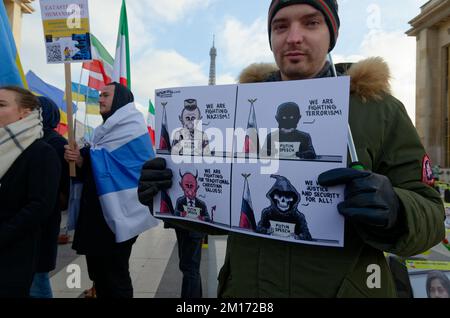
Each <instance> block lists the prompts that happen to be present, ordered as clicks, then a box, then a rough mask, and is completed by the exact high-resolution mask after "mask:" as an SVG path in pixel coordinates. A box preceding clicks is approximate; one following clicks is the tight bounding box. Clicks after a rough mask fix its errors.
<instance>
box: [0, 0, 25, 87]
mask: <svg viewBox="0 0 450 318" xmlns="http://www.w3.org/2000/svg"><path fill="white" fill-rule="evenodd" d="M0 61H1V64H2V65H1V67H0V86H6V85H16V86H21V87H25V88H28V85H27V81H26V80H25V75H24V73H23V69H22V64H21V63H20V58H19V53H18V52H17V48H16V44H15V43H14V37H13V35H12V32H11V27H10V25H9V20H8V15H7V14H6V9H5V5H4V3H3V1H0Z"/></svg>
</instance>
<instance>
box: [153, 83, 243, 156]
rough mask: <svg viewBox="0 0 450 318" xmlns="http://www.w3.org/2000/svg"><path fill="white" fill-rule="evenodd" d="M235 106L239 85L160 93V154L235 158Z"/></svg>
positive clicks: (156, 102) (170, 90)
mask: <svg viewBox="0 0 450 318" xmlns="http://www.w3.org/2000/svg"><path fill="white" fill-rule="evenodd" d="M235 104H236V86H235V85H224V86H207V87H186V88H174V89H161V90H157V91H156V97H155V110H156V129H157V131H156V141H157V142H156V147H157V153H158V154H173V155H177V156H178V155H180V156H186V155H189V156H190V155H196V156H220V157H224V156H231V154H232V149H231V148H232V141H231V142H228V144H229V146H228V147H227V138H226V137H227V135H226V133H227V129H228V130H229V131H231V136H232V130H233V127H234V117H235V116H234V113H235ZM229 139H231V140H232V137H230V138H229ZM227 148H228V149H227Z"/></svg>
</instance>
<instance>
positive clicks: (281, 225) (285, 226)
mask: <svg viewBox="0 0 450 318" xmlns="http://www.w3.org/2000/svg"><path fill="white" fill-rule="evenodd" d="M270 177H271V178H274V179H276V182H275V184H274V185H273V187H272V188H271V189H270V191H269V192H268V193H267V195H266V196H267V198H268V199H269V200H270V202H271V205H270V206H269V207H267V208H265V209H264V210H263V211H262V213H261V220H260V221H259V223H258V226H257V229H256V231H257V232H258V233H262V234H268V235H273V236H280V237H286V238H288V237H292V238H294V239H296V240H302V241H312V237H311V234H310V232H309V229H308V224H307V222H306V218H305V215H304V214H303V213H301V212H300V211H298V209H297V207H298V205H299V203H300V193H298V191H297V190H296V189H295V188H294V186H293V185H292V184H291V182H290V181H289V180H288V179H286V178H285V177H283V176H278V175H271V176H270Z"/></svg>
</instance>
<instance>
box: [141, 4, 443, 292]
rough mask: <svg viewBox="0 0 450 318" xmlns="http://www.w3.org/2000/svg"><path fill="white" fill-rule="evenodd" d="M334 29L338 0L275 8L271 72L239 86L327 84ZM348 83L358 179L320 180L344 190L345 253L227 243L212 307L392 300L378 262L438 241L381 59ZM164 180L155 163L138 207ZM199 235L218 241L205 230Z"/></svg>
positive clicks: (421, 157)
mask: <svg viewBox="0 0 450 318" xmlns="http://www.w3.org/2000/svg"><path fill="white" fill-rule="evenodd" d="M339 26H340V20H339V15H338V4H337V1H336V0H272V1H271V3H270V6H269V13H268V33H269V44H270V47H271V49H272V51H273V55H274V58H275V62H276V66H274V65H265V64H254V65H252V66H250V67H249V68H247V69H246V70H244V71H243V73H242V74H241V76H240V82H241V83H250V82H280V81H291V80H307V79H313V78H324V77H331V76H334V75H335V74H334V72H333V67H332V65H331V64H330V63H329V62H328V59H327V55H328V53H329V52H331V51H332V50H333V48H334V46H335V44H336V41H337V39H338V34H339ZM341 74H342V72H341V70H340V68H339V67H338V75H341ZM347 75H349V76H350V77H351V96H350V119H349V124H350V127H351V130H352V132H353V137H354V141H355V146H356V151H357V153H358V156H359V161H360V165H362V166H363V167H364V168H365V170H363V171H361V170H356V169H353V168H352V167H353V166H354V164H353V163H351V160H349V162H350V163H351V164H350V165H349V168H342V169H337V170H331V171H327V172H325V173H323V174H321V175H320V176H318V182H319V183H320V184H321V185H322V186H324V187H333V186H336V185H344V186H345V188H346V190H345V192H346V195H345V200H344V201H343V202H342V203H340V204H339V205H338V210H339V213H341V214H342V215H343V216H344V217H345V220H346V225H345V246H344V247H343V248H330V247H318V246H310V245H302V244H293V243H286V242H280V241H276V240H270V239H265V238H260V237H255V236H249V235H242V234H237V233H229V236H228V243H227V250H226V257H225V264H224V266H223V267H222V269H221V271H220V274H219V287H218V296H219V297H324V298H330V297H396V296H397V295H396V290H395V283H394V281H393V278H392V274H391V272H390V270H389V267H388V264H387V261H386V259H385V257H384V254H383V252H389V253H392V254H397V255H400V256H411V255H417V254H420V253H421V252H423V251H425V250H428V249H429V248H431V247H433V246H435V245H436V244H438V243H439V242H440V241H441V240H442V239H443V237H444V223H443V221H444V208H443V205H442V201H441V199H440V197H439V194H438V193H437V192H436V191H435V190H434V189H433V188H432V187H431V186H430V185H431V184H432V180H431V179H430V178H429V177H428V174H427V173H424V171H425V169H426V168H427V163H429V157H428V156H427V154H426V152H425V149H424V147H423V146H422V144H421V142H420V138H419V136H418V134H417V132H416V130H415V128H414V126H413V124H412V123H411V120H410V119H409V117H408V114H407V112H406V110H405V108H404V106H403V105H402V104H401V102H399V101H398V100H397V99H395V98H394V97H393V96H392V95H391V94H390V87H389V77H390V75H389V69H388V67H387V65H386V63H385V62H384V61H383V60H382V59H380V58H371V59H368V60H365V61H361V62H359V63H357V64H354V65H352V66H351V67H350V69H349V70H348V72H347ZM166 170H167V169H166V164H165V161H164V160H163V159H162V158H157V159H154V160H153V161H152V164H148V165H146V166H145V168H144V169H143V171H142V175H141V181H140V187H139V190H138V191H139V198H140V200H141V202H142V203H144V204H151V201H152V198H153V196H154V195H155V194H156V193H158V191H160V190H165V189H167V188H169V187H171V184H170V183H168V182H167V181H170V179H169V177H168V176H169V174H168V172H167V171H166ZM158 172H159V173H158ZM292 177H294V176H292ZM177 224H180V225H182V226H184V227H186V228H190V229H194V228H196V229H199V227H198V226H193V225H190V224H187V223H183V222H181V221H179V222H178V223H177ZM200 230H203V231H207V232H209V233H208V234H219V233H221V234H222V233H223V232H219V231H215V230H210V229H209V228H205V227H204V226H203V227H202V228H200ZM373 264H376V265H377V266H378V268H379V269H380V271H379V273H380V277H379V283H380V284H379V286H380V288H371V287H372V286H370V284H367V281H368V278H369V275H370V273H368V269H370V268H369V266H370V265H373Z"/></svg>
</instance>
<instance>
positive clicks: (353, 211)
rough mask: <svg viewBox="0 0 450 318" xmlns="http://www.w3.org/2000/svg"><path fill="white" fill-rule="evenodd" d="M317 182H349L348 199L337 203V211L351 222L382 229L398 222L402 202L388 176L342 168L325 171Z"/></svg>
mask: <svg viewBox="0 0 450 318" xmlns="http://www.w3.org/2000/svg"><path fill="white" fill-rule="evenodd" d="M318 181H319V184H320V185H322V186H324V187H332V186H336V185H340V184H345V185H346V188H345V201H344V202H342V203H340V204H338V210H339V213H341V214H342V215H343V216H345V217H346V218H347V219H348V220H350V221H351V222H353V223H356V224H363V225H366V226H369V227H371V228H375V229H382V230H389V229H392V228H393V227H394V225H396V223H397V220H398V215H399V209H400V203H399V200H398V197H397V194H396V193H395V192H394V189H393V188H392V184H391V182H390V181H389V179H388V178H387V177H385V176H383V175H379V174H376V173H372V172H370V171H359V170H355V169H350V168H339V169H334V170H330V171H327V172H324V173H322V174H321V175H320V176H319V179H318Z"/></svg>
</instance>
